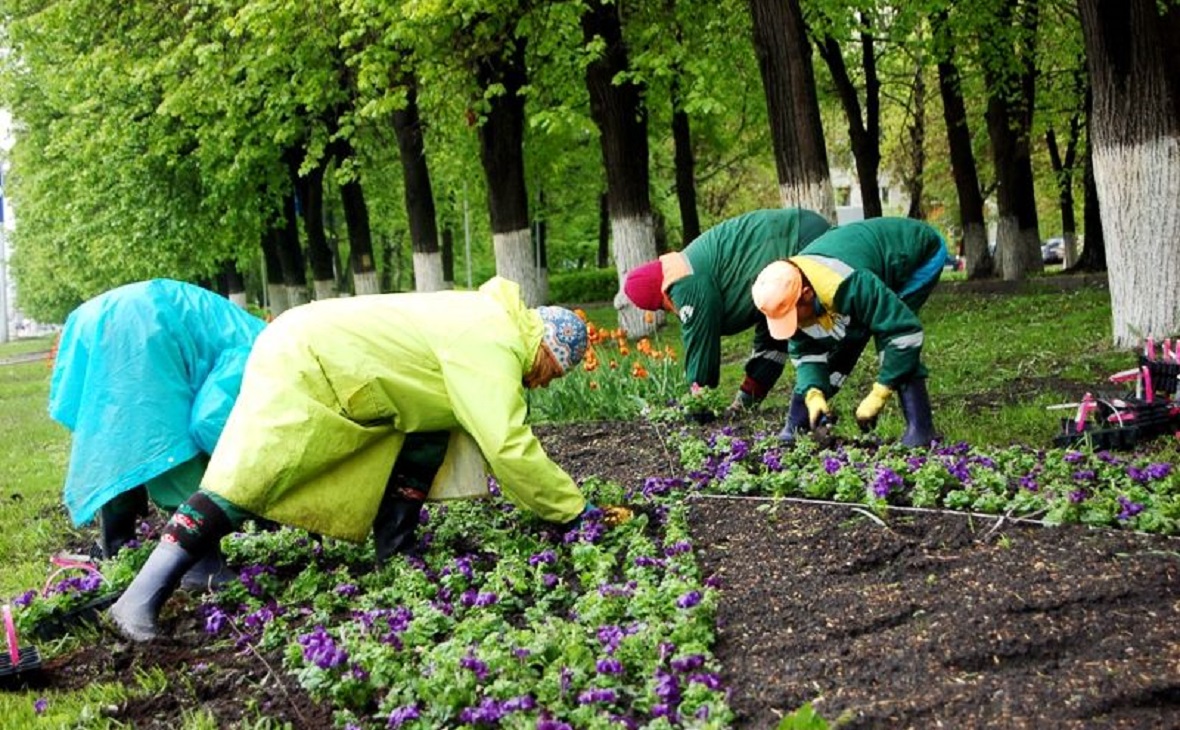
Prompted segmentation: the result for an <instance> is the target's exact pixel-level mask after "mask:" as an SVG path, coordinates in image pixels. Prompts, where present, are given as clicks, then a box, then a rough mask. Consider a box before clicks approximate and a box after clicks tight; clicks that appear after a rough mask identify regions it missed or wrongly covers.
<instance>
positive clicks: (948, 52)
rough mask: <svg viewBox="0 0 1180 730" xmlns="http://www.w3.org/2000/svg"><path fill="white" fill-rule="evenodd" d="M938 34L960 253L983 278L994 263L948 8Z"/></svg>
mask: <svg viewBox="0 0 1180 730" xmlns="http://www.w3.org/2000/svg"><path fill="white" fill-rule="evenodd" d="M932 23H933V28H934V36H935V39H936V41H938V45H939V46H940V47H941V50H942V56H941V58H940V59H939V61H938V91H939V94H940V96H942V115H943V119H944V121H945V122H946V137H947V142H948V145H949V147H950V158H951V174H952V175H953V176H954V179H955V192H956V193H957V194H958V199H959V225H960V226H961V227H962V231H961V232H960V233H961V235H962V247H961V249H960V251H959V254H960V255H962V256H963V257H964V258H965V259H966V266H965V268H966V272H967V278H968V279H982V278H986V277H989V276H991V275H992V273H993V263H992V256H991V253H990V252H989V251H988V246H987V227H986V226H985V224H984V219H983V195H982V194H981V193H980V188H979V173H978V171H977V169H976V167H975V152H974V151H973V149H972V147H971V130H970V128H969V127H968V126H967V105H966V103H965V102H964V101H963V88H962V83H961V79H960V76H959V67H958V64H956V63H955V60H954V58H955V50H954V44H953V39H952V37H951V32H950V25H949V23H948V22H947V14H946V11H943V12H941V13H938V14H936V15H935V16H934V17H933V19H932Z"/></svg>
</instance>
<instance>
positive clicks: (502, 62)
mask: <svg viewBox="0 0 1180 730" xmlns="http://www.w3.org/2000/svg"><path fill="white" fill-rule="evenodd" d="M508 44H509V45H508V46H507V47H505V48H503V49H502V50H501V51H499V52H495V53H492V54H489V55H486V56H481V57H479V58H478V59H477V60H476V79H477V80H478V82H479V87H480V88H481V89H483V90H484V92H485V93H486V92H487V91H488V90H489V89H491V88H492V87H493V86H495V85H500V86H502V87H503V91H502V92H500V93H498V94H497V95H496V96H494V97H492V99H491V100H490V102H489V104H490V109H489V110H488V114H487V118H486V119H485V120H484V121H483V124H481V125H480V127H479V153H480V159H481V160H482V161H483V170H484V177H485V178H486V179H487V190H488V212H489V213H490V214H491V223H492V245H493V248H494V249H495V256H496V274H497V275H499V276H502V277H504V278H506V279H511V280H512V281H515V282H516V283H518V284H520V293H521V295H522V296H523V298H524V301H525V303H527V304H528V305H529V306H530V307H535V306H537V305H539V304H542V303H543V301H544V292H543V291H542V290H541V287H540V283H539V282H538V280H537V262H536V260H535V259H534V257H533V247H532V241H531V240H530V236H529V199H528V189H527V187H526V186H525V181H524V103H525V98H524V95H523V94H522V93H521V91H522V89H523V88H524V86H525V84H526V83H527V82H528V72H527V70H526V68H525V58H524V51H525V42H524V39H523V38H512V39H511V40H509V41H508Z"/></svg>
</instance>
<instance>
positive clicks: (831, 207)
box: [778, 179, 836, 225]
mask: <svg viewBox="0 0 1180 730" xmlns="http://www.w3.org/2000/svg"><path fill="white" fill-rule="evenodd" d="M778 197H779V199H780V200H781V201H782V203H783V207H784V208H806V209H808V210H814V211H815V212H816V213H819V214H820V215H822V216H823V217H824V218H827V219H828V221H829V222H831V223H832V225H835V224H836V194H835V192H834V191H833V190H832V181H831V180H830V179H827V180H821V181H819V182H814V183H805V184H790V183H780V184H779V186H778Z"/></svg>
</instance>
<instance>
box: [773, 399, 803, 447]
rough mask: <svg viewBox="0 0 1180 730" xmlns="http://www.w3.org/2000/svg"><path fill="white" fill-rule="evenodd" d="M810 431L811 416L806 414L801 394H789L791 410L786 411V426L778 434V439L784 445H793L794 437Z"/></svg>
mask: <svg viewBox="0 0 1180 730" xmlns="http://www.w3.org/2000/svg"><path fill="white" fill-rule="evenodd" d="M810 430H811V416H810V415H809V414H808V413H807V403H806V402H805V401H804V400H803V394H802V393H792V394H791V409H790V410H789V411H787V424H786V425H785V426H783V430H782V431H780V432H779V434H778V437H779V438H780V439H782V440H783V442H784V443H787V444H793V443H795V436H796V435H797V434H799V433H801V432H802V433H807V432H808V431H810Z"/></svg>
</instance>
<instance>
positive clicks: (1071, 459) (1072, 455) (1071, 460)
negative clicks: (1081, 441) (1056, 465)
mask: <svg viewBox="0 0 1180 730" xmlns="http://www.w3.org/2000/svg"><path fill="white" fill-rule="evenodd" d="M1062 458H1063V459H1065V463H1066V464H1076V463H1078V462H1079V461H1081V460H1082V459H1084V458H1086V457H1085V454H1083V453H1082V452H1080V451H1067V452H1065V456H1063V457H1062Z"/></svg>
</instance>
